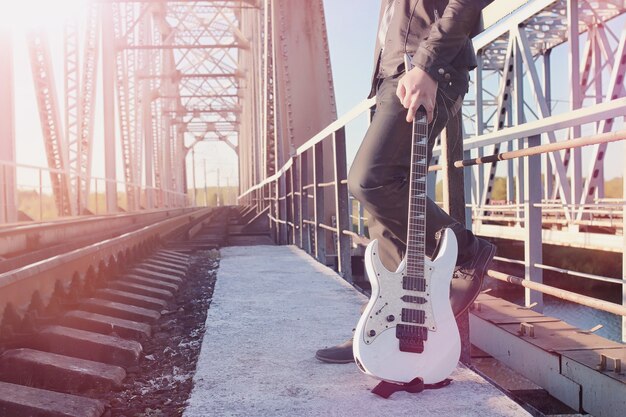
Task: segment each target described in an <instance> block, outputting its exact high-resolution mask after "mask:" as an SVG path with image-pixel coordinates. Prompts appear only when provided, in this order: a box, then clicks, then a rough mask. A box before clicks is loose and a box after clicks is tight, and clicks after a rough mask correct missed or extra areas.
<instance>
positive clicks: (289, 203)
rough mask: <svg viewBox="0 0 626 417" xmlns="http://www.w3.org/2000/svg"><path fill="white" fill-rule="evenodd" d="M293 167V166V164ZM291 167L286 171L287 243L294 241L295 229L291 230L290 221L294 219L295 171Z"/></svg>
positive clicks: (285, 226)
mask: <svg viewBox="0 0 626 417" xmlns="http://www.w3.org/2000/svg"><path fill="white" fill-rule="evenodd" d="M291 168H293V165H292V167H291ZM291 168H289V169H287V170H286V171H285V173H284V183H285V197H284V200H283V201H284V202H285V204H284V207H285V212H284V214H285V219H284V220H285V224H284V225H283V226H284V229H285V244H287V245H288V244H290V243H292V242H293V240H291V237H292V233H293V230H289V227H290V226H289V222H292V220H293V183H292V180H293V177H292V175H293V172H292V170H291Z"/></svg>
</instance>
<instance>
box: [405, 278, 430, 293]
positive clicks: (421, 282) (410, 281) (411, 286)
mask: <svg viewBox="0 0 626 417" xmlns="http://www.w3.org/2000/svg"><path fill="white" fill-rule="evenodd" d="M402 289H405V290H409V291H421V292H424V291H426V280H425V279H424V278H416V277H403V278H402Z"/></svg>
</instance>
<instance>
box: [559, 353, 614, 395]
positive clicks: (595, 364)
mask: <svg viewBox="0 0 626 417" xmlns="http://www.w3.org/2000/svg"><path fill="white" fill-rule="evenodd" d="M561 355H562V356H563V357H564V359H563V360H564V361H566V360H567V359H570V360H573V361H576V362H578V363H580V364H582V365H584V366H586V367H588V368H590V369H592V370H594V371H597V372H600V373H602V374H604V375H605V376H607V377H609V378H611V379H615V380H616V381H620V382H621V383H623V384H626V373H624V364H626V346H624V345H622V346H621V347H615V348H611V349H586V350H573V351H567V352H561ZM601 355H606V356H609V357H611V358H617V359H620V360H621V361H622V372H620V373H616V372H614V371H613V365H611V364H610V365H609V367H608V369H606V370H600V369H599V366H600V357H601ZM624 390H626V385H625V386H624Z"/></svg>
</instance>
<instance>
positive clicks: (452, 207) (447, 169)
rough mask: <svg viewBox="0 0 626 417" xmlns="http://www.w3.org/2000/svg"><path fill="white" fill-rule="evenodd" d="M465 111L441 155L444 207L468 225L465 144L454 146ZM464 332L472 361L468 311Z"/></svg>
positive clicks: (464, 352) (465, 353) (453, 120)
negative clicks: (459, 166) (461, 163)
mask: <svg viewBox="0 0 626 417" xmlns="http://www.w3.org/2000/svg"><path fill="white" fill-rule="evenodd" d="M461 117H462V114H461V112H460V111H459V112H457V114H455V115H454V116H452V117H450V119H449V120H448V124H447V126H446V128H445V129H444V130H443V132H441V158H440V162H441V165H442V173H443V209H444V210H445V211H447V212H448V214H449V215H450V216H451V217H452V218H454V219H455V220H456V221H458V222H459V223H461V224H465V223H466V222H465V191H464V186H465V181H464V175H463V170H462V169H457V168H455V167H454V161H458V160H459V159H462V158H463V147H462V146H451V144H453V143H458V144H462V143H463V124H462V121H461ZM457 325H458V326H459V332H460V333H461V358H460V360H461V362H463V363H465V364H469V363H470V362H471V359H472V357H471V352H470V350H471V343H470V334H469V313H468V312H465V313H463V314H462V315H460V316H459V317H458V318H457Z"/></svg>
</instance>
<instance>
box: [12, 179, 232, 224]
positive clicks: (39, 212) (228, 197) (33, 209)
mask: <svg viewBox="0 0 626 417" xmlns="http://www.w3.org/2000/svg"><path fill="white" fill-rule="evenodd" d="M206 191H207V195H208V205H209V206H216V205H217V194H218V189H217V187H208V188H207V190H206ZM238 194H239V190H238V188H237V187H236V186H233V187H221V188H220V190H219V195H220V204H221V205H234V204H237V195H238ZM17 199H18V210H19V211H20V212H21V213H22V214H21V219H20V220H28V219H29V218H30V219H33V220H36V221H38V220H50V219H54V218H57V217H58V212H57V208H56V203H55V201H54V198H53V197H52V195H51V194H47V193H43V194H42V195H41V196H40V194H39V192H37V191H31V190H19V191H18V193H17ZM188 199H189V201H190V203H191V202H193V190H190V191H189V196H188ZM205 201H206V198H205V190H204V188H200V189H197V192H196V202H197V205H198V206H204V205H205ZM117 205H118V207H119V208H120V209H121V210H126V209H127V206H128V204H127V201H126V193H125V192H123V191H121V190H119V192H118V199H117ZM141 205H142V207H145V205H146V202H145V197H144V196H142V199H141ZM87 209H88V210H89V212H91V213H94V214H102V213H105V210H106V198H105V195H104V193H98V194H95V193H92V194H90V195H89V201H88V203H87Z"/></svg>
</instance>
